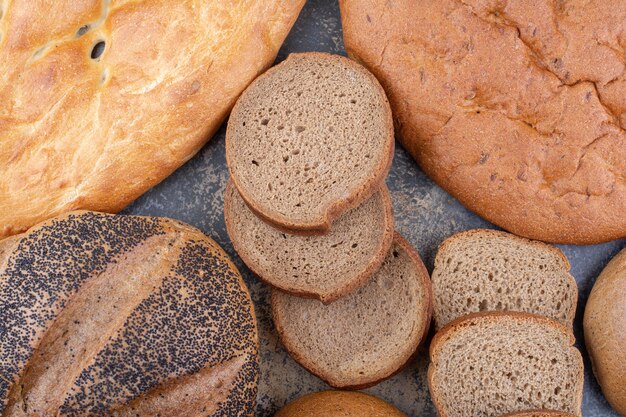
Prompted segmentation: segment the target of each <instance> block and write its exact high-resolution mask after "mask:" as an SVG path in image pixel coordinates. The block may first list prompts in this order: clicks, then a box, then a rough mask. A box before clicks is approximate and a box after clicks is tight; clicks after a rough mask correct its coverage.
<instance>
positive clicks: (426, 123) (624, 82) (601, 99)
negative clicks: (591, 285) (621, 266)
mask: <svg viewBox="0 0 626 417" xmlns="http://www.w3.org/2000/svg"><path fill="white" fill-rule="evenodd" d="M339 3H340V9H341V18H342V26H343V36H344V43H345V46H346V50H347V51H348V56H350V57H352V58H354V59H356V60H357V61H359V62H361V63H362V64H363V65H365V66H366V67H367V68H368V69H370V71H372V72H373V73H374V74H375V75H376V76H377V77H378V78H379V80H380V81H381V83H382V84H383V86H384V88H385V90H386V92H387V94H388V98H389V101H390V103H391V105H392V109H393V112H394V119H395V122H396V128H397V135H398V139H399V140H400V142H401V143H402V145H403V146H404V147H405V148H406V149H407V151H408V152H409V153H410V154H411V155H412V156H413V157H414V158H415V159H416V160H417V162H418V163H419V164H420V166H421V167H422V169H424V171H425V172H426V173H427V174H428V175H429V176H430V177H431V178H433V180H434V181H435V182H436V183H437V184H439V185H440V186H441V187H443V188H444V189H446V191H447V192H449V193H450V194H451V195H453V196H454V197H455V198H457V199H458V200H459V201H460V202H461V203H462V204H463V205H465V206H466V207H467V208H468V209H470V210H472V211H473V212H475V213H477V214H478V215H480V216H482V217H484V218H485V219H487V220H489V221H490V222H492V223H494V224H497V225H499V226H501V227H503V228H505V229H507V230H509V231H511V232H513V233H515V234H517V235H521V236H525V237H528V238H533V239H538V240H543V241H549V242H556V243H568V244H593V243H600V242H604V241H608V240H613V239H617V238H621V237H625V236H626V218H625V217H624V216H623V215H622V213H623V212H624V211H625V210H626V198H625V194H626V181H624V177H623V175H621V173H622V172H624V169H626V168H625V167H626V165H624V162H623V161H624V160H626V159H625V158H626V156H625V155H626V154H625V152H624V147H623V142H624V140H625V139H624V138H625V137H626V130H625V128H626V102H625V101H624V100H623V96H624V91H625V87H626V73H625V72H624V71H623V68H624V61H623V59H624V58H623V57H624V55H623V53H621V52H620V49H621V48H620V47H619V44H618V40H619V38H618V35H617V34H618V33H621V32H623V30H624V26H623V21H624V19H623V18H622V19H621V20H620V16H625V15H624V8H623V7H620V6H618V4H619V0H616V1H614V2H606V3H607V4H606V6H605V5H604V3H603V5H602V7H596V6H594V5H588V6H586V7H588V8H587V9H583V8H582V7H583V6H582V4H583V3H585V2H582V1H574V2H569V3H568V7H567V11H565V9H561V8H559V7H558V6H555V5H554V2H550V1H541V2H537V4H536V5H535V7H530V6H528V5H527V4H526V3H524V2H520V1H518V2H510V1H509V2H495V3H494V2H478V1H467V0H460V1H459V0H454V1H452V0H450V1H444V0H431V1H427V2H422V3H416V2H414V1H410V0H403V1H396V2H394V3H393V4H389V5H388V4H387V3H385V2H380V1H376V0H341V1H340V2H339ZM509 4H510V5H511V6H510V7H509ZM616 9H619V10H620V12H619V14H617V12H616ZM511 10H514V11H511ZM572 10H573V11H575V12H576V11H577V13H575V14H574V15H573V16H572ZM509 12H511V13H509ZM515 13H517V15H516V14H515ZM511 15H513V17H512V16H511ZM519 15H521V16H522V17H520V18H519V19H520V21H519V22H516V21H515V18H517V17H518V16H519ZM537 15H539V16H541V17H537ZM607 16H612V17H613V18H612V19H611V20H610V22H609V21H608V19H607ZM466 17H467V18H466ZM542 18H543V21H541V20H542ZM568 18H570V20H569V21H568ZM581 19H584V20H581ZM582 21H585V22H587V23H588V24H586V25H581V24H580V22H582ZM433 22H435V23H434V24H433ZM547 22H552V26H550V23H547ZM565 23H567V32H566V33H565V35H563V33H561V31H562V30H565V29H564V26H566V25H565ZM576 23H578V26H576ZM600 25H606V27H604V26H602V28H600ZM546 26H547V27H546ZM448 27H455V28H456V29H458V30H457V31H456V32H455V31H453V30H451V29H448ZM555 27H556V29H554V28H555ZM426 28H427V29H426ZM533 29H534V31H533ZM531 32H532V34H531ZM535 32H537V37H536V38H535ZM598 32H605V33H607V34H608V33H611V34H613V35H606V39H604V38H603V39H602V41H599V40H598V36H599V35H597V33H598ZM552 34H554V36H551V35H552ZM480 35H484V37H483V38H482V39H477V38H479V37H480ZM559 36H560V38H559V39H556V38H557V37H559ZM572 38H575V39H577V40H580V41H579V42H577V43H576V42H572V43H570V42H569V41H568V40H565V39H572ZM484 39H491V40H493V44H491V45H489V44H488V43H487V42H484V41H483V40H484ZM561 41H562V42H563V43H566V44H567V47H563V48H561V46H555V44H558V43H560V42H561ZM583 42H584V44H583ZM504 45H507V46H506V48H507V52H504V53H503V51H501V50H500V51H498V50H497V49H498V47H500V46H504ZM544 47H545V49H544ZM563 49H565V50H566V51H567V52H568V53H571V55H569V58H568V57H565V56H564V55H565V54H566V53H565V52H564V51H563ZM546 51H547V52H546ZM509 52H510V55H511V56H512V58H511V60H507V59H506V58H503V57H507V56H508V55H509ZM544 52H545V53H544ZM478 54H480V55H478ZM473 56H477V57H478V58H477V59H476V60H478V59H480V60H481V61H480V62H485V68H488V70H486V71H485V70H483V71H484V72H485V75H484V76H481V75H480V72H479V71H480V70H482V68H480V69H479V68H478V65H476V63H475V61H476V60H472V57H473ZM599 56H603V57H608V58H610V59H608V58H606V59H599V58H598V57H599ZM572 57H574V58H572ZM561 58H563V59H561ZM522 60H525V61H524V63H523V64H521V63H520V62H522ZM609 61H610V62H609ZM620 61H621V62H620ZM583 62H584V64H583ZM507 63H511V65H508V66H507V65H506V64H507ZM489 65H491V66H490V67H489ZM620 66H621V71H622V73H621V75H619V72H618V69H619V67H620ZM446 68H447V69H450V70H449V71H448V72H445V71H446ZM474 68H476V70H475V71H473V69H474ZM529 68H530V69H531V70H533V71H534V72H533V73H532V74H530V75H528V77H526V72H525V70H527V69H529ZM582 68H584V69H582ZM449 74H452V75H449ZM448 75H449V76H448ZM482 78H484V79H485V80H494V81H493V82H492V81H486V82H483V80H482ZM507 79H508V80H507ZM507 82H508V83H509V85H510V87H509V88H506V87H502V86H504V85H505V84H506V83H507ZM517 82H519V84H516V83H517ZM531 84H532V85H533V86H534V87H535V88H541V89H542V94H539V93H536V92H535V93H534V96H532V94H533V93H531V92H530V90H532V88H531V87H530V86H531ZM472 86H473V87H472ZM500 87H502V88H500ZM472 88H474V90H473V91H472V90H471V89H472ZM506 91H515V92H514V93H511V94H510V95H509V96H506V99H502V97H503V96H505V95H507V94H508V93H507V92H506ZM558 91H570V92H571V94H569V95H568V96H567V97H568V98H563V97H561V98H559V97H556V94H557V93H556V92H558ZM518 92H519V94H518ZM548 94H555V95H554V96H552V98H551V100H550V103H549V104H546V103H547V101H548V100H547V99H545V100H542V99H543V98H544V97H545V96H547V95H548ZM518 96H520V97H518ZM506 100H508V101H506ZM531 101H532V105H531V106H530V107H528V108H529V109H533V110H530V111H529V112H527V113H528V114H530V113H532V112H534V111H535V109H537V108H539V106H541V105H542V104H546V107H552V109H551V110H538V111H539V112H542V113H541V115H537V116H535V114H534V113H533V115H532V116H530V117H528V118H527V119H525V116H524V113H525V110H521V109H520V108H521V107H523V106H524V105H525V104H527V103H528V102H531ZM503 103H506V104H503ZM566 103H567V104H566ZM509 104H510V105H511V106H510V108H516V110H519V111H518V113H516V110H514V111H511V112H508V113H507V111H506V110H503V108H504V107H506V106H507V105H509ZM518 105H519V107H520V108H517V107H516V106H518ZM498 106H501V107H498ZM560 106H562V108H561V109H560V112H559V107H560ZM583 106H584V107H583ZM475 110H476V111H475ZM502 110H503V111H502ZM574 110H576V111H574ZM568 114H571V115H572V116H570V117H569V119H568V120H567V122H559V121H558V120H565V119H566V117H567V115H568ZM539 119H541V120H542V121H543V122H546V121H547V120H550V122H549V123H551V124H550V127H554V126H558V125H559V124H560V125H561V126H559V127H558V128H555V130H553V131H552V132H551V133H549V131H550V128H548V126H547V123H546V125H544V126H539V127H538V125H537V123H536V121H537V120H539ZM544 119H545V120H544ZM555 121H556V122H555ZM539 124H541V122H539ZM512 126H514V128H513V127H512ZM562 126H566V128H563V127H562ZM571 126H576V127H575V128H573V127H572V128H569V129H568V128H567V127H571ZM572 132H575V133H572ZM583 132H584V133H583ZM559 135H560V136H559ZM576 135H581V138H580V139H579V138H576ZM582 135H584V138H583V137H582Z"/></svg>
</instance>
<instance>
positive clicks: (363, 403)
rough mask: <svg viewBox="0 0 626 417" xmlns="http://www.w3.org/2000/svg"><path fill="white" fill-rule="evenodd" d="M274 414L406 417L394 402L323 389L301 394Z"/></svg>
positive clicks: (284, 416)
mask: <svg viewBox="0 0 626 417" xmlns="http://www.w3.org/2000/svg"><path fill="white" fill-rule="evenodd" d="M275 417H407V415H406V414H404V413H403V412H402V411H400V410H398V409H397V408H396V407H394V406H393V405H391V404H389V403H387V402H385V401H383V400H381V399H380V398H377V397H374V396H373V395H369V394H366V393H364V392H349V391H348V392H346V391H321V392H314V393H313V394H308V395H305V396H303V397H300V398H298V399H296V400H294V401H292V402H290V403H289V404H287V405H286V406H284V407H283V408H281V409H280V410H279V411H278V413H276V416H275Z"/></svg>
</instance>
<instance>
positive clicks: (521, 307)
mask: <svg viewBox="0 0 626 417" xmlns="http://www.w3.org/2000/svg"><path fill="white" fill-rule="evenodd" d="M569 269H570V265H569V262H568V260H567V258H566V257H565V255H563V252H561V250H560V249H558V248H557V247H555V246H552V245H548V244H545V243H542V242H538V241H532V240H528V239H524V238H520V237H517V236H515V235H512V234H510V233H506V232H500V231H497V230H487V229H478V230H468V231H465V232H461V233H458V234H456V235H454V236H452V237H450V238H448V239H447V240H446V241H445V242H443V244H442V245H441V246H440V247H439V250H438V251H437V256H436V258H435V268H434V270H433V276H432V282H433V314H434V319H435V325H436V326H437V329H440V328H442V327H443V326H445V325H446V324H447V323H449V322H451V321H452V320H454V319H456V318H458V317H461V316H464V315H466V314H469V313H474V312H478V311H498V310H504V311H524V312H527V313H533V314H540V315H543V316H546V317H550V318H553V319H555V320H557V321H560V322H561V323H563V324H564V325H566V326H571V325H572V322H573V321H574V315H575V314H576V303H577V300H578V287H577V286H576V281H575V280H574V277H572V276H571V275H570V273H569Z"/></svg>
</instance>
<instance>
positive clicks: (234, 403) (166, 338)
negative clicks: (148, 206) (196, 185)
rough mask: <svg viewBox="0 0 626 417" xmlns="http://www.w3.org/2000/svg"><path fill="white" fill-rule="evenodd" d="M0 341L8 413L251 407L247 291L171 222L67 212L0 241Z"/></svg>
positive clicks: (253, 352)
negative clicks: (21, 233) (18, 234)
mask: <svg viewBox="0 0 626 417" xmlns="http://www.w3.org/2000/svg"><path fill="white" fill-rule="evenodd" d="M0 334H1V335H2V337H1V338H0V357H1V358H2V360H1V361H0V375H1V376H2V377H1V378H0V415H2V416H3V417H26V416H59V417H70V416H73V417H79V416H85V417H86V416H104V415H116V416H120V417H122V416H127V417H144V416H157V415H161V416H186V417H194V416H197V417H200V416H202V417H206V416H224V415H228V416H252V415H253V412H254V402H255V397H256V390H257V379H258V339H257V329H256V319H255V316H254V309H253V306H252V301H251V300H250V294H249V293H248V290H247V288H246V286H245V284H244V282H243V280H242V279H241V275H240V274H239V272H238V271H237V269H236V268H235V266H234V265H233V264H232V262H231V261H230V259H229V258H228V256H227V255H226V253H225V252H224V251H223V250H222V249H221V248H220V247H219V246H218V245H217V244H216V243H215V242H214V241H213V240H211V239H210V238H208V237H207V236H205V235H204V234H203V233H202V232H200V231H199V230H197V229H194V228H192V227H190V226H188V225H185V224H183V223H180V222H178V221H175V220H170V219H164V218H155V217H136V216H116V215H110V214H101V213H95V212H72V213H69V214H64V215H61V216H59V217H56V218H54V219H51V220H48V221H46V222H44V223H41V224H39V225H37V226H35V227H33V228H32V229H30V230H29V231H28V232H26V233H24V234H23V235H20V236H16V237H12V238H9V239H6V240H3V241H0Z"/></svg>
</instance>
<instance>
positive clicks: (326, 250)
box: [224, 181, 393, 303]
mask: <svg viewBox="0 0 626 417" xmlns="http://www.w3.org/2000/svg"><path fill="white" fill-rule="evenodd" d="M224 219H225V223H226V229H227V230H228V235H229V236H230V240H231V241H232V243H233V246H234V247H235V250H236V251H237V253H238V254H239V256H240V257H241V259H243V261H244V262H245V263H246V265H248V267H249V268H250V269H251V270H252V271H253V272H254V273H255V274H256V275H257V276H259V278H261V279H262V280H263V281H265V282H267V283H268V284H270V285H272V286H274V287H276V288H278V289H280V290H282V291H285V292H288V293H290V294H294V295H299V296H307V297H313V298H317V299H319V300H321V301H322V302H324V303H328V302H330V301H333V300H336V299H337V298H340V297H342V296H344V295H346V294H348V293H350V292H351V291H353V290H354V289H355V288H357V287H359V286H360V285H362V284H363V283H364V282H365V281H366V280H367V279H368V278H370V277H371V276H372V274H373V273H374V272H376V270H377V269H378V268H379V267H380V265H381V264H382V263H383V260H384V259H385V257H386V256H387V254H388V253H389V248H390V247H391V242H392V240H393V212H392V208H391V197H390V196H389V191H388V190H387V187H386V186H383V187H382V188H380V190H379V191H378V192H377V193H376V194H374V195H373V196H372V197H370V198H369V199H368V200H366V201H365V202H364V203H363V204H361V205H360V206H358V207H357V208H355V209H352V210H350V211H349V212H347V213H345V214H343V215H342V216H341V217H339V218H338V219H337V220H336V221H335V222H334V223H333V227H332V228H331V229H330V231H329V232H328V233H327V234H325V235H319V236H299V235H292V234H289V233H285V232H282V231H280V230H278V229H276V228H274V227H272V226H270V225H269V224H267V223H265V222H264V221H262V220H260V219H259V218H258V217H257V216H256V215H255V214H254V213H253V212H252V211H251V210H250V209H249V208H248V206H247V205H246V203H245V202H244V201H243V199H242V198H241V196H240V195H239V193H238V192H237V189H236V188H235V187H234V186H233V184H232V182H230V181H229V182H228V185H227V186H226V192H225V193H224Z"/></svg>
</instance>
